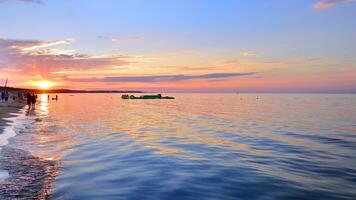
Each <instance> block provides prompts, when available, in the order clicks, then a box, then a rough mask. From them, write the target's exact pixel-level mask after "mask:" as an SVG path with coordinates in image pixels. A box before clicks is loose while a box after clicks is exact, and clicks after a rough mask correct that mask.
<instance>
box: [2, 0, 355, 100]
mask: <svg viewBox="0 0 356 200" xmlns="http://www.w3.org/2000/svg"><path fill="white" fill-rule="evenodd" d="M355 19H356V0H90V1H88V0H0V84H1V85H2V84H4V83H5V80H6V78H8V79H9V82H8V83H9V85H10V86H13V87H26V88H37V87H39V86H41V85H43V83H44V82H45V83H46V84H45V85H47V86H51V87H52V88H68V89H85V90H143V91H155V92H156V91H157V92H335V93H349V92H352V93H355V92H356V23H355Z"/></svg>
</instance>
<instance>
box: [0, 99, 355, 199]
mask: <svg viewBox="0 0 356 200" xmlns="http://www.w3.org/2000/svg"><path fill="white" fill-rule="evenodd" d="M171 95H173V96H175V97H176V99H175V100H122V99H121V98H120V95H119V94H74V95H69V94H65V95H62V94H61V95H59V101H57V102H56V101H50V102H48V101H47V95H43V96H40V102H39V104H38V105H37V107H36V109H35V110H24V112H26V116H22V117H19V118H18V119H17V120H18V121H19V122H18V123H20V122H21V123H22V124H23V125H21V126H15V132H16V134H17V135H16V136H15V137H13V138H12V139H10V144H9V145H8V148H5V150H3V151H4V152H5V153H3V154H6V156H5V157H7V158H6V159H7V161H4V162H3V165H6V162H8V163H12V164H13V163H14V162H13V161H11V162H9V160H16V161H17V160H18V163H17V164H16V163H15V164H16V165H18V166H22V168H23V169H22V168H19V167H18V166H16V165H15V164H14V165H15V166H13V167H11V165H12V164H8V165H9V166H8V167H7V168H8V169H11V168H16V169H18V170H17V171H15V172H11V173H12V174H15V175H16V174H17V175H16V176H18V177H24V176H26V177H25V178H24V179H26V180H31V181H32V182H31V181H30V182H28V183H27V185H26V186H21V187H26V188H27V190H26V191H25V192H24V191H23V190H19V191H20V193H21V192H22V193H21V194H20V196H21V195H23V196H26V195H33V194H32V193H31V190H36V191H35V192H33V193H35V195H41V194H45V195H44V197H48V195H50V198H52V199H76V200H80V199H263V200H264V199H350V200H351V199H356V95H329V94H323V95H311V94H171ZM256 97H259V98H256ZM24 155H25V156H24ZM18 157H21V159H17V158H18ZM6 159H5V160H6ZM24 160H25V161H26V162H24ZM28 160H30V162H29V161H28ZM4 163H5V164H4ZM24 163H25V164H24ZM28 163H30V164H28ZM0 165H1V163H0ZM33 166H35V167H33ZM31 167H32V168H31ZM28 168H31V170H29V169H28ZM21 170H24V171H26V170H27V171H26V173H25V172H21ZM29 171H30V172H29ZM11 173H10V176H11ZM39 174H40V175H39ZM33 183H36V184H37V185H36V187H32V186H31V184H33ZM14 184H15V185H16V184H23V183H22V182H21V183H20V182H19V183H16V181H14ZM13 192H16V191H13ZM9 193H11V191H10V192H9ZM46 195H47V196H46ZM42 196H43V195H42ZM36 197H41V196H36Z"/></svg>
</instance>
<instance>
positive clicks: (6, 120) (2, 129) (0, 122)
mask: <svg viewBox="0 0 356 200" xmlns="http://www.w3.org/2000/svg"><path fill="white" fill-rule="evenodd" d="M25 106H26V104H25V103H24V101H21V100H15V101H14V100H9V101H8V102H0V151H1V150H2V148H3V147H5V146H6V145H7V144H8V139H9V138H10V137H13V136H15V135H14V133H6V132H7V129H8V128H11V126H12V123H13V120H12V119H13V118H16V117H17V116H18V115H19V114H20V112H21V110H22V109H23V108H24V107H25ZM8 176H9V174H8V172H7V171H4V170H0V182H3V181H4V180H5V179H6V178H8Z"/></svg>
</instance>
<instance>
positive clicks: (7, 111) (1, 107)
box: [0, 100, 26, 134]
mask: <svg viewBox="0 0 356 200" xmlns="http://www.w3.org/2000/svg"><path fill="white" fill-rule="evenodd" d="M24 106H26V102H25V101H21V100H15V101H13V100H9V101H8V102H6V103H5V102H0V134H2V132H3V130H4V128H5V126H6V125H7V123H8V122H9V121H8V120H6V118H9V117H13V116H15V114H16V113H18V112H20V110H21V109H22V108H23V107H24Z"/></svg>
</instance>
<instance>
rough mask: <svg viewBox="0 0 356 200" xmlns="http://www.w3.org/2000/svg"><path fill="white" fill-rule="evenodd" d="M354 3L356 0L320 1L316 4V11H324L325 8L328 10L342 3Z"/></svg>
mask: <svg viewBox="0 0 356 200" xmlns="http://www.w3.org/2000/svg"><path fill="white" fill-rule="evenodd" d="M352 2H354V3H355V2H356V0H327V1H319V2H317V3H315V4H314V6H313V7H314V8H315V9H324V8H328V7H331V6H335V5H337V4H340V3H352Z"/></svg>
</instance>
